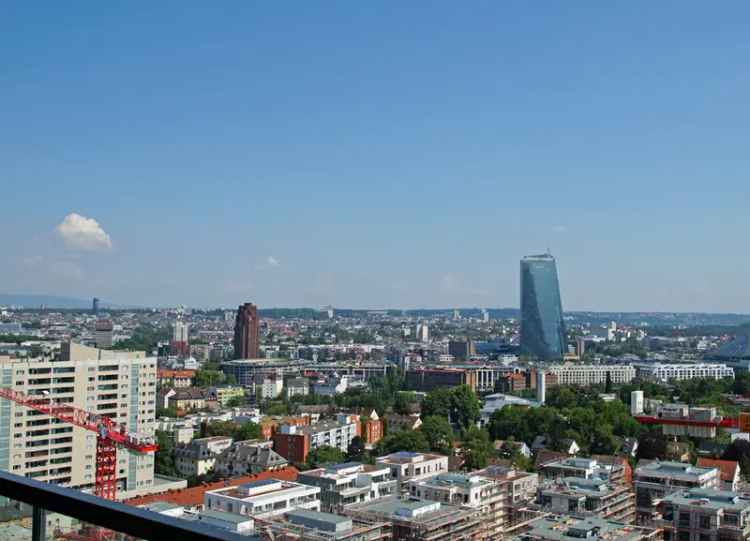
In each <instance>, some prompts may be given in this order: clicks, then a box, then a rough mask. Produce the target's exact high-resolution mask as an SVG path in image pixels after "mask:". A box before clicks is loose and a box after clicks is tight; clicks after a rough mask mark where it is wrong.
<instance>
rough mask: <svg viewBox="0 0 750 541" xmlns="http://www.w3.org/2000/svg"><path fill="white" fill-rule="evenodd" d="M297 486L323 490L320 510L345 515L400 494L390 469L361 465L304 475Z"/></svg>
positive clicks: (345, 465)
mask: <svg viewBox="0 0 750 541" xmlns="http://www.w3.org/2000/svg"><path fill="white" fill-rule="evenodd" d="M297 482H299V483H303V484H306V485H312V486H316V487H319V488H320V506H321V509H322V510H323V511H326V512H330V513H341V512H342V511H343V510H344V509H345V508H346V507H348V506H350V505H354V504H357V503H365V502H369V501H372V500H377V499H380V498H385V497H389V496H393V495H395V494H397V492H398V481H397V480H395V479H393V477H391V470H390V468H389V467H388V466H384V465H381V464H377V465H374V466H372V465H369V464H362V463H359V462H346V463H343V464H331V465H328V466H326V467H324V468H317V469H314V470H309V471H306V472H301V473H300V474H299V476H298V477H297Z"/></svg>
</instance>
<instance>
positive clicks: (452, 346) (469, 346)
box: [448, 339, 477, 361]
mask: <svg viewBox="0 0 750 541" xmlns="http://www.w3.org/2000/svg"><path fill="white" fill-rule="evenodd" d="M476 353H477V352H476V348H475V347H474V342H473V340H470V339H466V340H450V341H449V342H448V355H452V356H453V358H454V359H456V360H457V361H466V360H468V359H469V358H471V356H472V355H476Z"/></svg>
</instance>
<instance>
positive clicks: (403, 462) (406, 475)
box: [375, 451, 448, 491]
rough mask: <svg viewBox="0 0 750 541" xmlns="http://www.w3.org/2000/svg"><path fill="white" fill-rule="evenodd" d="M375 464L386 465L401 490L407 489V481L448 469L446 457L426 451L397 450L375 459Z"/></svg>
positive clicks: (424, 477) (420, 478)
mask: <svg viewBox="0 0 750 541" xmlns="http://www.w3.org/2000/svg"><path fill="white" fill-rule="evenodd" d="M375 462H376V463H377V464H382V465H385V466H388V467H389V468H390V469H391V477H393V478H394V479H396V480H397V481H398V482H399V485H400V487H401V490H402V491H407V490H408V488H409V487H408V483H409V481H415V480H416V481H419V480H422V479H427V478H428V477H433V476H435V475H437V474H439V473H446V472H447V471H448V457H447V456H444V455H435V454H428V453H412V452H410V451H399V452H397V453H391V454H390V455H386V456H381V457H378V458H376V459H375Z"/></svg>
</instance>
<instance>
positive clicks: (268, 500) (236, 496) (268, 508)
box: [203, 479, 320, 518]
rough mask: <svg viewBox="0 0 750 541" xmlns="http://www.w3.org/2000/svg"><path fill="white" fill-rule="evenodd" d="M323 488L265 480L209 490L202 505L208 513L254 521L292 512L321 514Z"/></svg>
mask: <svg viewBox="0 0 750 541" xmlns="http://www.w3.org/2000/svg"><path fill="white" fill-rule="evenodd" d="M319 494H320V488H318V487H314V486H310V485H303V484H301V483H293V482H291V481H280V480H278V479H264V480H262V481H252V482H250V483H245V484H243V485H239V486H234V487H225V488H219V489H216V490H207V491H206V492H205V494H204V495H203V505H204V507H205V509H207V510H214V511H224V512H227V513H235V514H238V515H245V516H250V517H253V518H267V517H273V516H277V515H283V514H284V513H287V512H289V511H291V510H292V509H307V510H309V511H320V500H319V499H318V496H319Z"/></svg>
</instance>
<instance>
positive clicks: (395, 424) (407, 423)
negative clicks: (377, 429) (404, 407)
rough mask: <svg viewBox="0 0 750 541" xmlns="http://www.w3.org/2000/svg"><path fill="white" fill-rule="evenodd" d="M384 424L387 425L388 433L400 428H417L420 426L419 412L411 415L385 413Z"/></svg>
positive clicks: (397, 430)
mask: <svg viewBox="0 0 750 541" xmlns="http://www.w3.org/2000/svg"><path fill="white" fill-rule="evenodd" d="M385 424H386V426H387V427H388V433H389V434H393V433H394V432H399V431H401V430H417V429H418V428H419V427H420V426H422V418H421V417H420V414H419V413H414V414H411V415H399V414H398V413H386V414H385Z"/></svg>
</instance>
